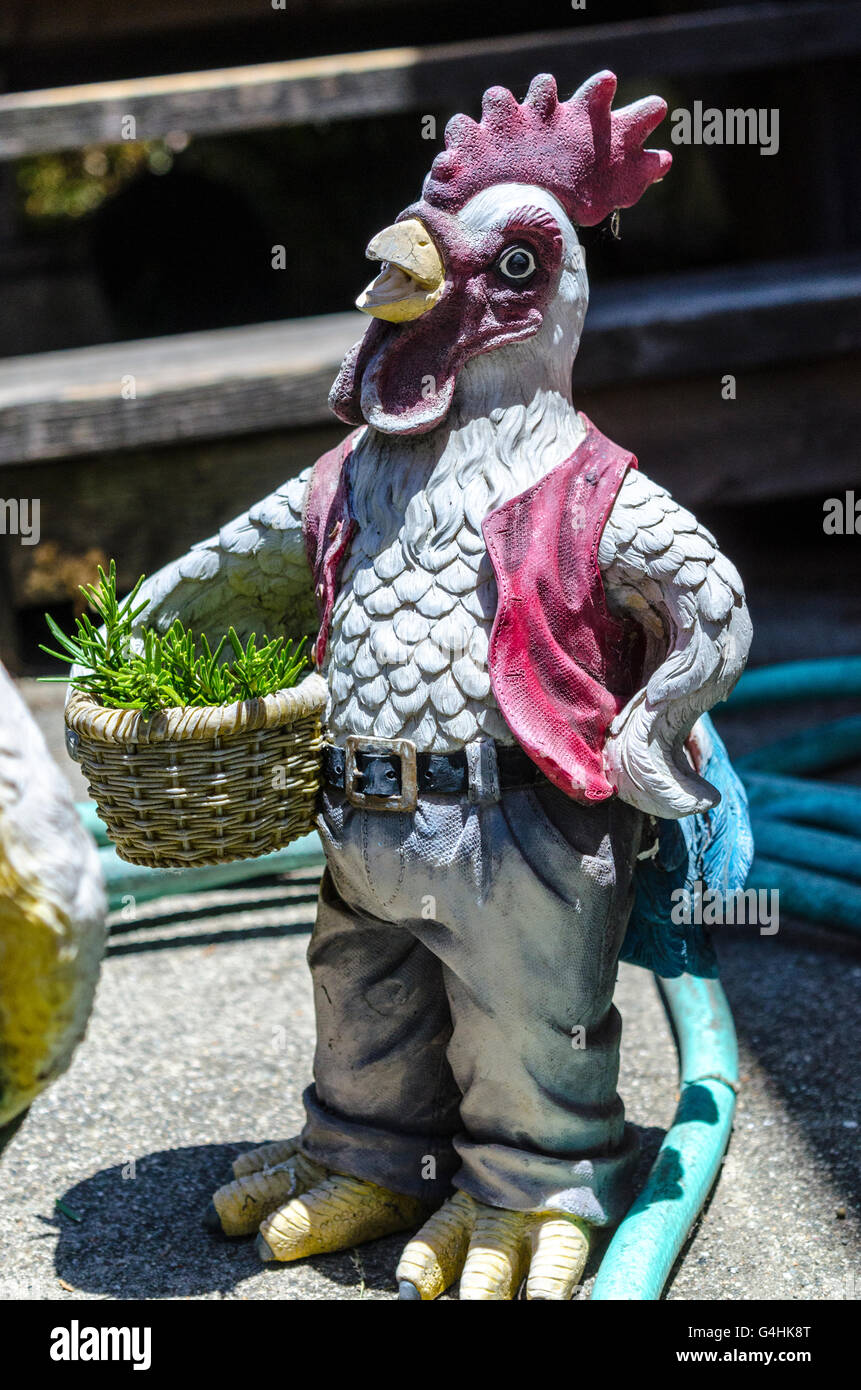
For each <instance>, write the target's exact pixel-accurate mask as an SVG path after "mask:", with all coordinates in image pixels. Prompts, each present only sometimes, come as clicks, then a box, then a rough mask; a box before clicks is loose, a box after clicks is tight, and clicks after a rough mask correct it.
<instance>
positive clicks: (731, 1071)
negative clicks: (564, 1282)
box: [591, 975, 738, 1302]
mask: <svg viewBox="0 0 861 1390" xmlns="http://www.w3.org/2000/svg"><path fill="white" fill-rule="evenodd" d="M658 987H659V989H660V991H661V994H662V995H663V997H664V1003H665V1007H666V1009H667V1012H668V1014H669V1016H670V1020H671V1022H672V1025H673V1031H674V1033H675V1036H676V1042H677V1046H678V1049H679V1089H680V1096H679V1103H678V1106H677V1108H676V1113H675V1117H674V1119H673V1123H672V1125H671V1126H670V1128H669V1130H668V1131H667V1134H666V1135H665V1137H664V1141H663V1143H662V1144H661V1147H660V1149H659V1151H658V1156H657V1158H656V1159H655V1162H654V1163H653V1165H652V1168H651V1171H650V1173H649V1176H648V1178H647V1179H646V1184H645V1186H644V1188H643V1190H642V1192H641V1193H640V1195H639V1196H638V1197H637V1199H636V1201H635V1202H634V1205H633V1206H632V1207H631V1209H630V1211H629V1212H628V1214H627V1216H626V1217H625V1218H624V1220H623V1221H622V1222H621V1224H620V1225H619V1227H618V1229H617V1231H616V1234H615V1235H614V1236H613V1239H612V1240H611V1241H610V1244H609V1246H608V1247H607V1250H606V1252H605V1254H604V1258H603V1260H602V1261H601V1267H600V1269H599V1270H598V1275H597V1278H596V1280H595V1283H594V1285H593V1288H592V1295H591V1296H592V1301H593V1302H595V1301H598V1302H606V1301H609V1300H611V1299H624V1300H627V1301H649V1300H652V1301H654V1300H656V1299H659V1298H660V1296H661V1293H662V1291H663V1288H664V1285H665V1283H666V1281H667V1279H668V1277H669V1274H670V1271H671V1270H672V1268H673V1265H674V1264H675V1262H676V1259H677V1257H678V1255H679V1253H680V1251H681V1249H682V1247H683V1246H684V1243H685V1241H686V1240H687V1238H688V1235H689V1234H690V1231H691V1228H692V1226H693V1224H694V1222H695V1221H696V1219H697V1217H698V1216H699V1214H700V1212H701V1210H702V1208H703V1205H704V1203H705V1200H706V1198H707V1197H708V1194H709V1192H710V1191H711V1188H712V1186H713V1184H714V1181H715V1179H716V1177H717V1175H718V1172H719V1171H720V1166H721V1163H722V1162H723V1156H724V1153H725V1152H726V1147H727V1144H728V1143H729V1137H730V1132H731V1130H732V1121H733V1115H734V1114H735V1101H736V1090H737V1086H738V1047H737V1044H736V1036H735V1027H734V1026H733V1021H732V1014H731V1012H730V1008H729V1004H728V1003H727V998H726V995H725V994H724V992H723V988H722V987H721V985H720V983H719V981H717V980H700V979H695V978H694V977H693V976H692V975H680V976H679V977H678V979H675V980H661V981H659V983H658Z"/></svg>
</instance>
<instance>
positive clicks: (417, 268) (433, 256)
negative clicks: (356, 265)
mask: <svg viewBox="0 0 861 1390" xmlns="http://www.w3.org/2000/svg"><path fill="white" fill-rule="evenodd" d="M365 255H366V256H367V257H368V259H369V260H372V261H382V269H381V270H380V273H379V275H378V276H377V277H376V279H375V280H372V281H371V283H370V285H368V287H367V289H365V290H363V291H362V293H361V294H360V295H359V298H358V299H357V300H356V308H357V309H361V310H362V313H364V314H371V315H372V316H373V317H374V318H376V319H388V321H389V323H406V322H407V321H408V320H409V319H417V318H420V317H421V315H422V314H426V313H427V311H428V310H429V309H432V308H433V306H434V305H435V304H436V302H437V300H438V299H439V297H440V295H441V294H442V292H443V288H444V286H445V266H444V265H443V262H442V257H441V256H440V254H439V252H438V251H437V249H436V247H435V246H434V243H433V241H432V239H431V234H430V232H429V231H428V229H427V227H425V225H424V223H423V222H420V221H419V219H418V218H417V217H410V218H407V219H406V221H404V222H395V223H393V225H392V226H391V227H386V228H384V230H383V231H382V232H378V233H377V235H376V236H375V237H374V238H373V240H372V241H370V242H369V243H368V248H367V250H366V252H365Z"/></svg>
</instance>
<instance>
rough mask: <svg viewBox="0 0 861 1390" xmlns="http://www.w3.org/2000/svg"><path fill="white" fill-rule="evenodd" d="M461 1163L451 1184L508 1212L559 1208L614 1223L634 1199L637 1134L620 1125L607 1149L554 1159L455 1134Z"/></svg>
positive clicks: (603, 1223) (598, 1222)
mask: <svg viewBox="0 0 861 1390" xmlns="http://www.w3.org/2000/svg"><path fill="white" fill-rule="evenodd" d="M454 1145H455V1148H456V1150H457V1152H458V1154H459V1155H460V1158H461V1160H462V1166H461V1168H460V1169H459V1170H458V1172H457V1175H456V1176H455V1178H454V1186H455V1187H458V1188H460V1189H461V1190H462V1191H463V1192H467V1193H469V1195H470V1196H471V1197H474V1198H475V1199H476V1201H478V1202H484V1203H486V1204H487V1205H488V1206H491V1207H504V1208H506V1209H507V1210H508V1211H563V1212H567V1213H568V1215H570V1216H579V1217H582V1218H583V1220H584V1221H588V1222H589V1223H590V1225H592V1226H615V1225H616V1224H617V1223H618V1222H619V1221H621V1219H622V1217H623V1216H624V1215H625V1212H626V1211H627V1210H628V1207H629V1206H630V1205H631V1201H632V1199H633V1177H634V1170H635V1168H636V1164H637V1158H638V1155H639V1139H638V1136H637V1132H636V1130H635V1129H634V1128H633V1127H632V1126H631V1125H626V1126H625V1132H624V1138H623V1140H622V1143H621V1144H620V1145H619V1147H618V1148H617V1149H614V1151H613V1152H612V1153H611V1154H607V1155H601V1156H593V1157H584V1158H554V1157H553V1156H552V1155H550V1154H541V1153H529V1152H527V1151H526V1150H524V1149H515V1148H510V1147H509V1146H508V1145H506V1144H479V1143H474V1142H473V1141H472V1140H470V1139H465V1138H462V1137H458V1138H457V1139H455V1141H454Z"/></svg>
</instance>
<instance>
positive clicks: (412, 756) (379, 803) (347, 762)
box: [344, 734, 419, 811]
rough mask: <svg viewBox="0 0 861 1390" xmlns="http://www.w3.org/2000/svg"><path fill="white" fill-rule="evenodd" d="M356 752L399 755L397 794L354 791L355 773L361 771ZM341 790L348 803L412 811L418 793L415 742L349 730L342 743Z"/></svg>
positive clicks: (368, 807) (373, 808)
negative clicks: (386, 794)
mask: <svg viewBox="0 0 861 1390" xmlns="http://www.w3.org/2000/svg"><path fill="white" fill-rule="evenodd" d="M358 753H391V754H393V755H394V756H395V757H396V758H400V762H401V790H400V795H399V796H369V795H368V794H367V792H357V791H356V789H355V782H356V777H357V776H358V775H359V773H360V769H359V768H358V767H357V765H356V755H357V754H358ZM344 793H345V795H346V797H347V800H348V801H349V803H350V805H351V806H360V807H364V808H365V809H366V810H369V811H414V810H415V809H416V806H417V804H418V796H419V783H418V764H417V752H416V746H415V744H414V743H411V742H410V740H409V739H408V738H362V737H360V736H359V735H358V734H349V735H348V736H347V739H346V741H345V743H344Z"/></svg>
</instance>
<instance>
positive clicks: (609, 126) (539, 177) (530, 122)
mask: <svg viewBox="0 0 861 1390" xmlns="http://www.w3.org/2000/svg"><path fill="white" fill-rule="evenodd" d="M615 92H616V78H615V76H614V74H613V73H612V72H599V73H596V74H595V76H594V77H590V78H589V80H588V81H587V82H584V83H583V85H582V87H579V88H578V89H577V91H576V92H575V93H574V95H573V97H571V99H570V101H560V100H559V97H558V94H557V91H556V82H555V79H554V78H552V77H550V76H549V75H548V74H547V73H542V74H541V75H540V76H539V77H535V78H533V80H532V82H531V83H530V86H529V91H528V93H527V95H526V100H525V101H524V102H523V104H522V105H520V103H519V102H517V101H516V100H515V98H514V97H513V96H512V95H511V92H509V91H507V90H506V88H505V87H491V88H490V89H489V91H487V92H485V94H484V100H483V101H482V104H481V120H480V121H473V120H472V119H471V118H470V117H469V116H453V117H452V119H451V120H450V121H449V123H448V125H447V126H446V131H445V150H444V151H443V152H442V153H441V154H438V155H437V157H436V159H435V160H434V162H433V164H432V166H431V171H430V173H429V174H428V176H427V179H426V180H425V186H424V190H423V195H422V196H423V197H424V198H425V199H426V200H427V202H429V203H430V204H431V205H432V206H433V207H437V208H441V209H443V210H444V211H446V212H455V211H457V209H458V208H461V207H463V205H464V203H465V202H467V200H468V199H469V198H471V197H472V196H473V194H474V193H479V192H480V191H481V190H482V189H483V188H489V187H491V185H492V184H495V183H532V184H538V186H539V187H541V188H546V189H547V190H548V192H550V193H552V194H553V195H554V196H555V197H556V198H558V199H559V201H560V203H561V204H562V206H563V207H564V208H565V211H566V212H567V213H568V216H569V217H570V218H571V219H572V221H573V222H575V223H579V224H580V225H581V226H584V227H593V226H594V225H595V223H596V222H600V221H602V219H603V218H605V217H606V216H607V215H608V214H609V213H611V212H613V211H614V209H615V208H629V207H631V205H632V204H633V203H636V201H637V199H638V198H640V197H641V196H642V194H643V193H644V192H645V191H646V189H647V188H648V186H649V184H650V183H654V182H655V180H656V179H660V178H663V176H664V174H665V173H666V172H667V170H668V169H669V167H670V165H671V164H672V162H673V157H672V155H671V154H670V152H669V151H668V150H644V149H643V147H642V146H643V141H644V140H645V139H646V136H647V135H650V134H651V132H652V131H653V130H654V129H655V126H656V125H658V124H659V123H660V122H661V121H662V120H663V119H664V116H665V115H666V113H667V103H666V102H665V101H663V100H662V98H661V97H645V98H644V99H643V100H642V101H635V102H634V103H633V104H632V105H631V106H623V107H622V108H621V110H619V111H611V110H610V107H611V106H612V103H613V97H614V95H615Z"/></svg>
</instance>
